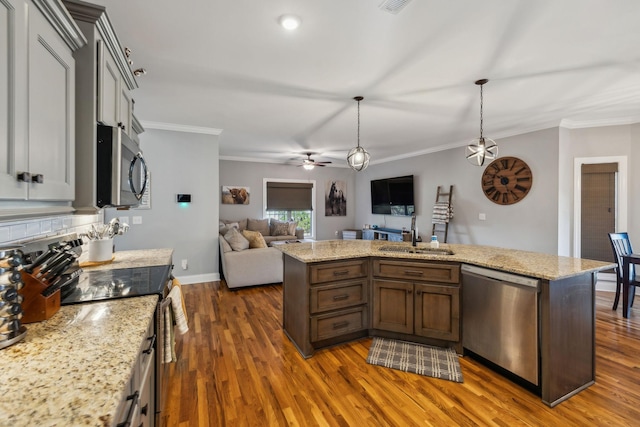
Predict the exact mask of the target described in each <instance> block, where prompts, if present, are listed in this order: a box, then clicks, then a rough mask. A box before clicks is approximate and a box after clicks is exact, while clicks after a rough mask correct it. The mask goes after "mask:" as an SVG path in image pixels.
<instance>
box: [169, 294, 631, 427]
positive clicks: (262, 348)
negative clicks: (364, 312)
mask: <svg viewBox="0 0 640 427" xmlns="http://www.w3.org/2000/svg"><path fill="white" fill-rule="evenodd" d="M182 289H183V292H184V297H185V302H186V306H187V311H188V314H189V327H190V331H189V332H188V333H187V334H185V335H183V336H179V337H178V338H177V344H176V351H177V353H178V358H179V361H178V362H176V363H175V364H173V365H172V366H171V370H170V379H169V387H170V392H169V396H168V403H167V408H166V410H165V412H164V413H163V420H164V422H165V425H166V426H180V427H183V426H284V425H289V426H414V425H415V426H429V425H436V426H445V425H446V426H454V425H462V426H475V425H481V426H485V425H486V426H519V425H522V426H592V425H593V426H604V425H608V426H630V425H640V387H639V386H638V384H639V383H640V308H638V307H636V308H634V309H632V311H631V315H630V317H629V319H624V318H623V317H622V314H621V310H620V308H619V309H618V311H617V312H614V311H612V310H611V305H612V301H613V294H611V293H598V296H597V302H596V311H597V313H596V341H597V350H596V354H597V365H596V383H595V384H594V385H592V386H591V387H589V388H588V389H586V390H584V391H582V392H581V393H579V394H577V395H576V396H573V397H572V398H571V399H569V400H568V401H566V402H563V403H561V404H559V405H557V406H556V407H554V408H549V407H547V406H546V405H544V404H543V403H542V401H541V400H540V398H539V397H538V396H536V395H534V394H532V393H530V392H529V391H527V390H525V389H524V388H522V387H520V386H518V385H516V384H514V383H512V382H511V381H508V380H507V379H505V378H504V377H502V376H501V375H499V374H497V373H495V372H494V371H492V370H490V369H488V368H487V367H485V366H483V365H481V364H480V363H478V362H477V361H475V360H473V359H471V358H469V357H463V358H461V359H460V365H461V368H462V372H463V376H464V383H462V384H459V383H454V382H449V381H446V380H439V379H433V378H429V377H424V376H420V375H415V374H408V373H404V372H400V371H395V370H391V369H386V368H382V367H378V366H372V365H368V364H367V363H366V361H365V360H366V357H367V353H368V349H369V345H370V343H371V339H362V340H359V341H356V342H352V343H349V344H344V345H340V346H337V347H334V348H331V349H326V350H322V351H319V352H316V354H315V355H314V356H313V357H312V358H310V359H306V360H305V359H303V358H302V357H301V356H300V355H299V353H298V352H297V350H296V349H295V347H294V346H293V345H292V344H291V342H290V341H289V340H288V339H287V337H286V336H285V335H284V333H283V331H282V327H281V325H282V288H281V286H279V285H276V286H262V287H255V288H249V289H240V290H236V291H230V290H229V289H228V288H227V287H226V285H225V284H224V282H209V283H203V284H196V285H189V286H183V288H182ZM639 307H640V306H639Z"/></svg>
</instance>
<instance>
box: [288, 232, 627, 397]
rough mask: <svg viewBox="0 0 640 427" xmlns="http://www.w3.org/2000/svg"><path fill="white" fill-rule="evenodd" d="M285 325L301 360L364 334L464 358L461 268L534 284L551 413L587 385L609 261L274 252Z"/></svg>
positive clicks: (374, 251) (349, 250) (392, 247)
mask: <svg viewBox="0 0 640 427" xmlns="http://www.w3.org/2000/svg"><path fill="white" fill-rule="evenodd" d="M279 249H280V250H281V251H282V252H283V253H284V281H283V298H284V300H283V327H284V331H285V333H286V334H287V336H288V337H289V338H290V339H291V341H292V342H293V343H294V344H295V345H296V347H297V348H298V350H299V351H300V353H301V354H302V355H303V356H304V357H311V356H312V355H313V352H314V351H315V350H317V349H320V348H326V347H330V346H332V345H336V344H338V343H341V342H346V341H350V340H353V339H357V338H360V337H364V336H385V337H391V338H397V339H402V340H409V341H415V342H419V343H425V344H434V345H442V346H449V347H452V348H455V349H456V350H457V351H458V352H462V342H463V339H462V337H463V336H464V333H465V331H464V330H463V328H462V327H461V324H462V321H461V320H462V319H463V318H464V311H463V310H462V309H461V304H460V295H461V294H463V293H464V278H463V277H462V278H461V272H460V270H461V266H462V265H465V264H467V265H474V266H480V267H485V268H489V269H492V270H496V271H500V272H508V273H513V274H516V275H520V276H524V277H528V278H535V279H539V283H540V287H539V296H538V299H537V301H538V302H537V307H534V311H535V314H536V318H537V319H538V321H537V325H536V328H535V329H534V330H535V331H536V332H535V333H536V334H537V335H538V336H537V341H538V342H539V349H538V352H539V354H538V357H537V360H539V363H538V366H535V368H536V370H537V372H539V376H538V380H537V384H535V385H536V387H537V391H538V392H539V394H540V395H541V397H542V400H543V401H544V402H545V403H546V404H548V405H550V406H554V405H556V404H557V403H559V402H561V401H563V400H564V399H567V398H569V397H570V396H572V395H573V394H575V393H577V392H579V391H580V390H582V389H584V388H586V387H588V386H589V385H591V384H593V382H594V381H595V282H596V274H597V272H598V271H601V270H605V269H609V268H612V267H614V266H615V264H611V263H605V262H600V261H593V260H585V259H577V258H569V257H560V256H555V255H548V254H541V253H534V252H528V251H521V250H511V249H504V248H495V247H489V246H477V245H460V244H443V245H441V247H440V249H441V250H440V251H438V252H432V251H430V250H429V248H428V246H427V245H425V244H420V245H418V246H417V248H415V249H412V247H411V246H410V244H409V243H389V242H382V241H360V240H351V241H342V240H329V241H318V242H313V243H298V244H292V245H281V246H280V247H279Z"/></svg>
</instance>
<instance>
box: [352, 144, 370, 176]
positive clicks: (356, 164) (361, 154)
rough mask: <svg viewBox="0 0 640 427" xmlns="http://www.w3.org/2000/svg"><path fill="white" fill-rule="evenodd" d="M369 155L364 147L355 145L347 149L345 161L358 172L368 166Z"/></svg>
mask: <svg viewBox="0 0 640 427" xmlns="http://www.w3.org/2000/svg"><path fill="white" fill-rule="evenodd" d="M370 158H371V156H370V155H369V152H368V151H367V150H365V149H364V148H362V147H360V146H357V147H354V148H352V149H351V151H349V154H348V155H347V163H348V164H349V167H350V168H351V169H353V170H354V171H357V172H360V171H363V170H365V169H366V168H367V166H369V159H370Z"/></svg>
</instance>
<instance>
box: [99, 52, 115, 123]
mask: <svg viewBox="0 0 640 427" xmlns="http://www.w3.org/2000/svg"><path fill="white" fill-rule="evenodd" d="M120 81H121V77H120V70H118V66H117V65H116V62H115V60H114V59H113V57H112V56H111V54H110V53H109V51H108V50H107V49H106V47H105V45H104V42H103V41H102V40H98V97H97V100H96V101H97V103H98V105H97V121H98V122H100V123H102V124H105V125H108V126H117V125H118V122H119V121H120V110H119V108H118V106H119V104H120V96H121V91H120Z"/></svg>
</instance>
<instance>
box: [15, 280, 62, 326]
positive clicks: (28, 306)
mask: <svg viewBox="0 0 640 427" xmlns="http://www.w3.org/2000/svg"><path fill="white" fill-rule="evenodd" d="M22 281H23V282H24V287H23V288H22V289H20V291H18V292H19V293H20V294H21V295H22V296H23V297H24V300H23V301H22V311H23V315H22V319H21V320H20V321H21V322H22V323H23V324H24V323H34V322H41V321H43V320H47V319H50V318H51V317H52V316H53V315H54V314H56V313H57V312H58V310H60V290H59V289H58V290H57V291H55V292H54V293H53V294H51V295H49V296H48V297H44V296H42V291H44V290H45V289H47V285H45V284H44V283H43V282H41V281H40V280H38V279H37V278H35V277H33V275H31V274H29V273H27V272H25V271H22Z"/></svg>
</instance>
